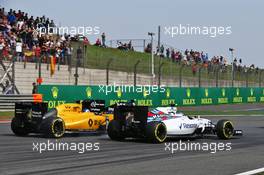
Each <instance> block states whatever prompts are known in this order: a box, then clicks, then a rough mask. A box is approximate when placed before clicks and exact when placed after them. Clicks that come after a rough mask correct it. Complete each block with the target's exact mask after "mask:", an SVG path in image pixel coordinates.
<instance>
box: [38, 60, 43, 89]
mask: <svg viewBox="0 0 264 175" xmlns="http://www.w3.org/2000/svg"><path fill="white" fill-rule="evenodd" d="M41 61H42V56H40V57H39V65H38V74H39V75H38V77H39V79H41ZM39 84H40V83H39Z"/></svg>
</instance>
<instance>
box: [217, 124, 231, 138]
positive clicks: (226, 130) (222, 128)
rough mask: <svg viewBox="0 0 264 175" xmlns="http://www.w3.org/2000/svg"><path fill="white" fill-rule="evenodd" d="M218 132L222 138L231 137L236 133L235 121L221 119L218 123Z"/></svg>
mask: <svg viewBox="0 0 264 175" xmlns="http://www.w3.org/2000/svg"><path fill="white" fill-rule="evenodd" d="M216 133H217V136H218V138H220V139H230V138H231V137H232V136H233V135H234V126H233V123H232V122H231V121H229V120H219V121H218V122H217V124H216Z"/></svg>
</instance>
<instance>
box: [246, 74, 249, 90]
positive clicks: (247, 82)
mask: <svg viewBox="0 0 264 175" xmlns="http://www.w3.org/2000/svg"><path fill="white" fill-rule="evenodd" d="M248 73H249V71H247V72H246V87H248Z"/></svg>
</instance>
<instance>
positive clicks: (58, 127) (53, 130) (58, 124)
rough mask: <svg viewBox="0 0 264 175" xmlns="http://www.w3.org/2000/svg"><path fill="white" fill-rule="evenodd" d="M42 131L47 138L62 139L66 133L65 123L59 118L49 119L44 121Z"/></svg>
mask: <svg viewBox="0 0 264 175" xmlns="http://www.w3.org/2000/svg"><path fill="white" fill-rule="evenodd" d="M41 131H42V132H43V133H44V134H45V136H47V137H51V138H60V137H62V136H63V135H64V133H65V124H64V121H63V120H62V119H61V118H59V117H52V118H47V119H46V120H45V121H43V124H42V127H41Z"/></svg>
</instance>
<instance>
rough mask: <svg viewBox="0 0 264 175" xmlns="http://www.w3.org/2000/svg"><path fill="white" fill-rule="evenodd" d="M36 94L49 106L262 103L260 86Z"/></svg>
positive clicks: (60, 89)
mask: <svg viewBox="0 0 264 175" xmlns="http://www.w3.org/2000/svg"><path fill="white" fill-rule="evenodd" d="M38 93H40V94H43V100H44V101H46V102H48V104H49V108H53V107H56V106H57V105H59V104H62V103H69V102H75V101H77V100H84V99H103V100H105V101H106V105H111V104H114V103H116V102H118V101H123V102H126V101H129V100H132V99H133V100H135V101H136V103H137V105H144V106H152V107H156V106H168V105H170V104H177V105H179V106H194V105H212V104H214V105H216V104H230V103H256V102H264V88H226V87H221V88H178V87H160V88H158V87H157V86H136V87H134V86H74V85H41V86H38Z"/></svg>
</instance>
